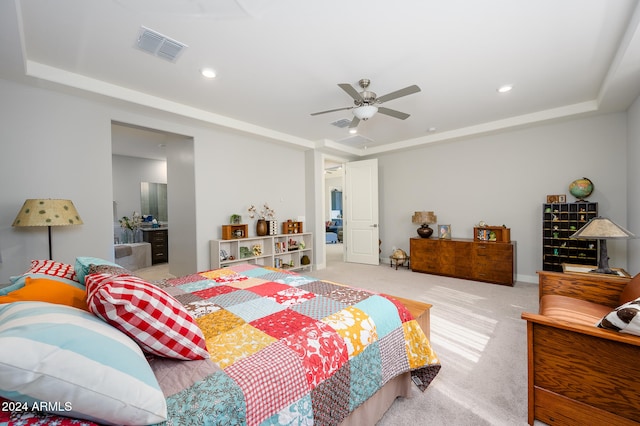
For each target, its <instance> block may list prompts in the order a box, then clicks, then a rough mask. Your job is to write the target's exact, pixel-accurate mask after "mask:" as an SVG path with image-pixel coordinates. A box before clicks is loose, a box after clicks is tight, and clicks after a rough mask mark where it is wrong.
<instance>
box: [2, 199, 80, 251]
mask: <svg viewBox="0 0 640 426" xmlns="http://www.w3.org/2000/svg"><path fill="white" fill-rule="evenodd" d="M82 224H83V222H82V219H80V215H79V214H78V211H77V210H76V208H75V206H74V205H73V203H72V202H71V200H55V199H50V198H48V199H28V200H26V201H25V202H24V204H23V205H22V208H21V209H20V211H19V212H18V216H16V219H15V220H14V221H13V225H12V226H46V227H47V228H48V230H49V260H53V257H52V256H51V227H52V226H68V225H82Z"/></svg>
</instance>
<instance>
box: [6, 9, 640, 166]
mask: <svg viewBox="0 0 640 426" xmlns="http://www.w3.org/2000/svg"><path fill="white" fill-rule="evenodd" d="M5 9H7V7H6V6H3V12H4V10H5ZM0 19H2V23H4V22H5V21H6V20H8V19H12V20H15V21H16V23H17V25H16V23H14V24H13V26H15V27H16V29H17V31H16V32H17V36H19V40H20V43H16V45H17V46H19V48H20V49H21V54H22V59H23V67H24V70H23V72H24V73H25V74H26V75H28V76H30V77H35V78H39V79H43V80H47V81H51V82H55V83H61V84H63V85H68V86H72V87H78V88H82V89H84V90H88V91H92V92H96V93H101V94H105V95H107V96H112V97H115V98H119V99H124V100H128V101H133V102H137V103H140V104H143V105H149V106H152V107H154V108H158V109H162V110H170V111H173V112H177V113H178V114H183V115H185V116H188V117H194V118H198V119H201V120H204V121H208V122H211V123H215V124H219V125H222V126H227V127H231V128H235V129H240V130H243V131H247V132H251V133H255V134H258V135H261V136H265V137H267V138H273V139H278V140H282V141H284V142H288V143H291V144H294V145H300V146H302V147H325V148H327V149H333V150H334V151H335V150H337V151H338V152H339V151H343V152H344V153H348V154H352V155H364V154H373V153H377V152H384V151H389V150H393V149H401V148H405V147H411V146H415V145H420V144H424V143H430V142H436V141H442V140H447V139H452V138H458V137H464V136H469V135H474V134H482V133H486V132H491V131H498V130H500V129H504V128H510V127H513V126H519V125H527V124H530V123H534V122H539V121H543V120H549V119H558V118H566V117H573V116H576V115H580V114H587V113H593V112H602V111H619V110H625V109H626V108H627V107H628V106H629V105H630V103H631V102H632V101H633V100H634V99H635V98H636V97H637V96H638V95H639V94H640V11H639V7H638V0H616V1H611V0H561V1H558V0H535V1H534V0H483V1H472V0H466V1H462V0H439V1H434V0H398V1H395V2H390V1H388V0H349V1H344V0H322V1H320V0H318V1H310V0H309V1H300V0H272V1H265V0H217V1H206V0H190V1H189V0H182V1H179V0H135V1H134V0H56V1H51V0H22V1H19V0H16V5H15V11H14V14H13V16H12V17H11V18H7V16H5V17H3V18H0ZM13 26H12V27H13ZM141 26H145V27H148V28H150V29H152V30H155V31H158V32H160V33H162V34H164V35H166V36H168V37H170V38H172V39H175V40H177V41H179V42H182V43H185V44H186V45H188V47H187V48H186V49H185V50H184V52H183V53H182V54H181V55H180V56H179V57H178V59H177V60H176V61H175V62H169V61H166V60H164V59H160V58H158V57H155V56H152V55H151V54H148V53H145V52H142V51H141V50H138V49H136V48H135V43H136V39H137V37H138V33H139V31H140V28H141ZM4 31H5V32H8V30H6V29H5V30H4ZM5 32H3V33H2V35H3V37H4V35H5ZM0 52H1V51H0ZM203 67H211V68H213V69H215V70H216V72H217V78H215V79H213V80H207V79H205V78H203V77H202V76H201V75H200V73H199V72H200V69H202V68H203ZM361 78H369V79H371V86H370V88H369V89H370V90H372V91H374V92H376V93H377V94H378V95H384V94H386V93H389V92H392V91H395V90H398V89H401V88H404V87H406V86H409V85H412V84H417V85H418V86H420V88H421V89H422V91H421V92H420V93H417V94H413V95H410V96H407V97H404V98H400V99H396V100H392V101H389V102H387V103H385V104H384V106H386V107H389V108H392V109H396V110H400V111H403V112H406V113H409V114H411V117H409V118H408V119H407V120H404V121H403V120H398V119H395V118H392V117H388V116H385V115H382V114H379V113H378V114H377V115H376V116H374V117H373V118H371V119H370V120H368V121H366V122H361V123H360V126H359V127H358V130H359V136H358V138H357V140H355V141H354V140H353V139H349V138H350V137H351V135H349V134H348V132H347V129H344V128H338V127H335V126H332V125H331V124H330V123H332V122H334V121H337V120H340V119H349V120H350V119H351V118H352V116H351V113H350V111H340V112H333V113H329V114H324V115H319V116H313V117H312V116H311V115H310V113H312V112H317V111H323V110H327V109H333V108H340V107H346V106H351V105H352V99H351V98H350V97H349V96H348V95H347V94H346V93H345V92H344V91H343V90H341V89H340V88H339V87H338V86H337V84H338V83H350V84H353V85H354V86H356V87H357V82H358V80H359V79H361ZM503 84H512V85H513V86H514V89H513V90H512V91H511V92H509V93H506V94H500V93H498V92H497V91H496V89H497V88H498V87H499V86H501V85H503ZM432 128H434V129H435V131H433V130H432V131H430V130H429V129H432ZM603 142H604V141H603Z"/></svg>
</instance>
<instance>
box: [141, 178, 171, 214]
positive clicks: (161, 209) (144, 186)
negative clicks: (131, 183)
mask: <svg viewBox="0 0 640 426" xmlns="http://www.w3.org/2000/svg"><path fill="white" fill-rule="evenodd" d="M140 206H141V209H142V215H143V216H146V215H151V216H153V217H154V218H155V219H156V220H157V221H158V222H168V221H169V217H168V213H167V184H166V183H151V182H141V183H140Z"/></svg>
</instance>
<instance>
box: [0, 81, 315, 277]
mask: <svg viewBox="0 0 640 426" xmlns="http://www.w3.org/2000/svg"><path fill="white" fill-rule="evenodd" d="M42 86H45V87H34V86H29V85H24V84H20V83H15V82H11V81H8V80H2V79H0V93H2V96H0V127H1V128H2V138H0V147H1V153H2V155H1V156H0V181H1V182H3V187H2V197H0V253H1V257H2V263H0V282H6V281H7V280H8V278H9V276H11V275H15V274H19V273H22V272H23V271H24V270H25V269H26V268H27V267H28V265H29V261H30V260H31V259H36V258H46V257H47V256H48V247H47V233H46V230H45V229H31V228H24V229H18V228H12V227H11V224H12V222H13V219H14V218H15V216H16V214H17V213H18V210H19V209H20V207H21V206H22V203H23V202H24V200H25V199H27V198H68V199H71V200H73V202H74V204H75V206H76V208H77V209H78V211H79V213H80V215H81V217H82V219H83V221H84V225H81V226H74V227H59V228H55V229H53V238H52V240H53V257H54V259H56V260H59V261H62V262H67V263H73V262H74V261H75V258H76V257H77V256H81V255H82V256H95V257H101V258H105V259H112V258H113V206H112V201H113V183H112V182H113V181H112V153H111V123H112V121H117V122H121V123H127V124H133V125H137V126H141V127H147V128H151V129H158V130H161V131H166V132H171V133H174V134H177V135H184V136H186V137H190V138H192V140H193V149H192V154H191V156H192V157H193V159H192V160H191V161H193V163H194V164H193V167H192V168H193V170H192V171H191V173H192V179H191V182H192V183H193V182H194V180H195V185H193V184H192V185H191V191H194V193H195V199H196V200H197V202H195V201H194V202H191V203H190V205H186V206H184V209H187V210H186V212H191V219H188V220H183V221H172V223H171V227H172V234H175V232H181V234H182V235H184V236H185V238H191V240H190V241H191V244H192V245H194V246H195V249H194V252H193V254H192V253H187V254H186V256H190V258H191V261H192V263H193V265H195V267H194V268H193V269H192V270H191V272H195V270H196V269H197V270H205V269H208V267H209V245H208V241H209V240H210V239H213V238H219V237H220V225H222V224H224V223H227V222H228V220H229V216H230V215H231V214H233V213H239V214H242V215H243V216H244V217H245V219H246V208H247V207H248V205H249V204H256V205H262V203H264V202H268V203H270V204H271V205H272V207H274V209H275V210H276V213H277V219H278V220H281V221H282V220H286V219H288V218H297V217H298V216H304V215H305V172H304V171H305V166H304V152H303V151H302V150H300V149H297V148H290V147H286V146H283V145H279V144H278V143H275V142H273V141H270V140H266V139H264V138H257V137H254V136H250V135H245V134H240V133H239V132H230V131H227V130H224V129H220V128H217V127H215V126H211V125H204V124H203V123H200V122H197V121H195V120H189V119H184V118H182V117H178V116H175V115H173V114H168V113H163V112H159V111H155V110H153V109H151V108H144V107H140V106H135V105H131V104H127V103H124V102H119V101H114V100H110V99H106V98H101V97H98V96H95V95H92V96H88V97H86V98H83V97H80V96H78V95H76V94H71V91H68V90H61V91H58V90H54V89H51V88H46V86H47V85H42ZM177 151H178V152H177V153H176V155H178V156H184V155H186V156H188V155H189V153H188V151H187V152H186V154H185V151H183V150H177ZM180 160H184V161H190V160H189V159H188V158H181V159H180ZM274 160H275V161H274ZM169 179H170V180H171V177H169ZM169 214H170V215H171V216H172V217H175V215H174V214H172V212H171V210H170V212H169ZM249 223H250V225H251V233H254V232H255V226H254V224H255V222H254V221H251V222H249ZM170 250H171V248H170ZM174 254H175V253H172V256H173V255H174ZM170 263H171V262H170ZM181 272H182V271H181Z"/></svg>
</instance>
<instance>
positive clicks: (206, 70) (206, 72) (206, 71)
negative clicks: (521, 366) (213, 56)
mask: <svg viewBox="0 0 640 426" xmlns="http://www.w3.org/2000/svg"><path fill="white" fill-rule="evenodd" d="M200 72H201V73H202V75H203V76H205V77H207V78H215V77H216V72H215V71H214V70H212V69H211V68H202V71H200Z"/></svg>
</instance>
